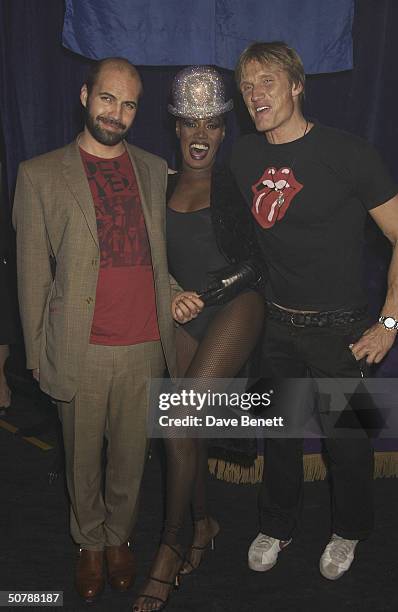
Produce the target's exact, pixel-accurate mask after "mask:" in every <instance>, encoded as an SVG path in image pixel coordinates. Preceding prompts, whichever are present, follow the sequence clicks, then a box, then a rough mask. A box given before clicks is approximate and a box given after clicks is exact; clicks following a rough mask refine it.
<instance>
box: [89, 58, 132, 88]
mask: <svg viewBox="0 0 398 612" xmlns="http://www.w3.org/2000/svg"><path fill="white" fill-rule="evenodd" d="M107 66H112V67H114V68H115V69H116V70H120V71H123V70H125V71H127V72H129V73H130V75H131V76H134V77H136V78H138V80H139V81H140V83H141V78H140V75H139V73H138V70H137V68H136V67H135V66H134V65H133V64H132V63H131V62H129V60H127V59H126V58H125V57H106V58H104V59H102V60H99V61H96V62H93V63H92V64H91V66H90V68H89V70H88V73H87V77H86V80H85V81H84V82H85V84H86V86H87V92H88V93H90V92H91V90H92V88H93V87H94V85H95V84H96V82H97V80H98V77H99V75H100V73H101V70H102V69H103V68H106V67H107ZM141 87H142V84H141Z"/></svg>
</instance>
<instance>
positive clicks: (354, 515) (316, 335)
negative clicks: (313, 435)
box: [259, 320, 373, 540]
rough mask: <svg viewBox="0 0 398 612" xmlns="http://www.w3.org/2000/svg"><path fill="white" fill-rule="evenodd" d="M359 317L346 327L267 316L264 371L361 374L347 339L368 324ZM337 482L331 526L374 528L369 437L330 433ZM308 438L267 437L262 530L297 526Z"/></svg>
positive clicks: (353, 532)
mask: <svg viewBox="0 0 398 612" xmlns="http://www.w3.org/2000/svg"><path fill="white" fill-rule="evenodd" d="M368 326H369V325H368V321H367V320H364V321H359V322H355V323H352V324H349V325H347V326H345V327H343V328H333V327H329V328H311V327H294V326H292V325H288V324H282V323H279V322H274V321H268V323H267V330H266V335H265V340H264V352H263V368H264V370H263V371H264V375H265V376H274V377H283V378H289V377H290V378H302V377H305V376H312V377H313V378H347V377H348V378H357V377H360V376H361V368H360V364H359V363H358V362H357V361H355V358H354V357H353V355H352V353H351V351H350V349H349V347H348V345H349V344H350V343H352V342H355V341H356V340H357V339H359V337H360V336H361V335H362V332H363V331H364V330H365V329H366V328H367V327H368ZM324 442H325V448H326V453H327V459H328V467H329V473H330V477H331V484H332V532H333V533H337V534H338V535H339V536H341V537H344V538H347V539H351V540H359V539H363V538H365V537H367V536H368V535H369V533H370V532H371V530H372V528H373V492H372V488H373V449H372V446H371V444H370V441H369V439H368V438H367V437H366V436H364V437H361V438H359V439H358V438H352V439H347V438H345V439H344V438H343V439H339V438H336V437H328V438H325V440H324ZM303 483H304V474H303V440H302V439H297V438H289V439H281V438H274V439H267V440H266V446H265V469H264V480H263V484H262V487H261V490H260V495H259V510H260V530H261V532H262V533H266V534H267V535H270V536H273V537H275V538H278V539H281V540H288V539H289V538H291V537H292V536H293V535H294V533H295V532H296V530H297V528H298V524H299V521H300V514H301V507H302V498H303Z"/></svg>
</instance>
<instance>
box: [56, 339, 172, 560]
mask: <svg viewBox="0 0 398 612" xmlns="http://www.w3.org/2000/svg"><path fill="white" fill-rule="evenodd" d="M164 367H165V364H164V357H163V351H162V348H161V345H160V342H145V343H142V344H137V345H133V346H99V345H93V344H90V345H89V348H88V351H87V356H86V359H85V364H84V369H83V372H82V376H81V383H80V385H79V389H78V392H77V394H76V396H75V397H74V399H73V400H72V401H71V402H58V412H59V416H60V419H61V421H62V428H63V436H64V445H65V457H66V479H67V484H68V490H69V495H70V500H71V533H72V537H73V539H74V540H75V542H76V543H77V544H79V545H80V546H81V547H82V548H86V549H90V550H102V549H103V548H104V547H105V546H118V545H120V544H123V543H124V542H126V541H127V540H128V538H129V537H130V533H131V530H132V528H133V525H134V521H135V515H136V510H137V499H138V494H139V489H140V484H141V478H142V473H143V469H144V463H145V458H146V451H147V435H146V414H147V407H148V397H149V382H150V379H151V378H156V377H157V378H160V377H161V376H162V375H163V372H164ZM104 436H105V437H106V439H107V442H108V446H107V457H106V466H105V473H103V469H102V448H103V442H104Z"/></svg>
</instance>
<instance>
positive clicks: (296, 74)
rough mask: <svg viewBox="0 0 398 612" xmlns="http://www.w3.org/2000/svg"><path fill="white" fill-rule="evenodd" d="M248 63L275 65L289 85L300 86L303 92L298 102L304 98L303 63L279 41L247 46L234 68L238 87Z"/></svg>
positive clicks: (290, 49)
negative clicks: (286, 77)
mask: <svg viewBox="0 0 398 612" xmlns="http://www.w3.org/2000/svg"><path fill="white" fill-rule="evenodd" d="M249 62H259V64H277V65H278V66H280V68H281V69H282V70H283V71H284V72H286V74H287V76H288V79H289V81H290V83H292V84H293V85H301V86H302V88H303V91H302V92H301V93H300V95H299V100H300V101H302V100H303V98H304V87H305V72H304V66H303V62H302V61H301V58H300V56H299V54H298V53H297V51H295V50H294V49H292V48H291V47H288V45H287V44H286V43H284V42H281V41H275V42H254V43H252V44H251V45H249V46H248V47H247V48H246V49H245V50H244V51H243V52H242V53H241V54H240V57H239V60H238V63H237V65H236V68H235V79H236V83H237V85H238V87H239V88H240V83H241V80H242V74H243V71H244V69H245V67H246V65H247V64H248V63H249Z"/></svg>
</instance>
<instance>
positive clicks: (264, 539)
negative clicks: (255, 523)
mask: <svg viewBox="0 0 398 612" xmlns="http://www.w3.org/2000/svg"><path fill="white" fill-rule="evenodd" d="M291 541H292V540H291V539H290V540H277V539H276V538H273V537H272V536H268V535H265V534H264V533H261V532H260V533H259V534H258V536H257V537H256V538H255V539H254V540H253V542H252V543H251V544H250V548H249V552H248V559H249V567H250V569H252V570H254V571H255V572H267V571H268V570H270V569H271V568H272V567H274V565H275V563H276V562H277V560H278V555H279V553H280V551H281V550H282V549H283V548H285V547H286V546H287V545H288V544H290V542H291Z"/></svg>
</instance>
